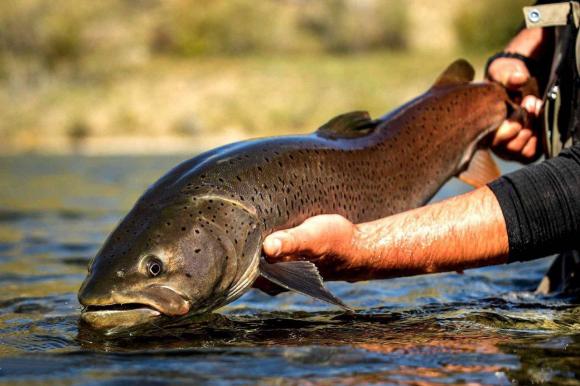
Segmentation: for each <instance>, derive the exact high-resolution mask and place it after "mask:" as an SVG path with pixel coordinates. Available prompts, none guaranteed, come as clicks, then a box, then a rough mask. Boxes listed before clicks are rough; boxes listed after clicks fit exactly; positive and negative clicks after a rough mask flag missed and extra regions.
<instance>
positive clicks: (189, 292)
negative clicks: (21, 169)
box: [79, 65, 508, 329]
mask: <svg viewBox="0 0 580 386" xmlns="http://www.w3.org/2000/svg"><path fill="white" fill-rule="evenodd" d="M452 66H453V65H452ZM447 72H449V70H448V71H447ZM452 75H453V74H452ZM467 81H469V79H467ZM467 81H466V79H465V77H463V78H461V77H460V79H459V80H458V81H457V82H456V81H454V80H453V79H451V80H450V78H449V77H448V76H447V77H446V76H445V73H444V75H443V76H442V78H440V80H439V81H438V83H437V84H436V85H435V86H434V87H433V88H431V89H430V90H429V91H427V92H426V93H425V94H423V95H421V96H419V97H418V98H416V99H414V100H412V101H411V102H409V103H407V104H405V105H403V106H402V107H400V108H399V109H397V110H395V111H394V112H392V113H390V114H388V115H386V116H384V117H382V118H380V119H378V120H375V121H373V120H370V119H366V118H365V116H364V114H360V113H358V114H349V115H345V116H342V117H339V118H336V119H335V120H333V121H331V122H329V124H327V125H325V126H323V127H322V128H321V129H319V130H318V131H317V132H315V133H313V134H311V135H304V136H287V137H274V138H268V139H260V140H254V141H246V142H241V143H235V144H230V145H226V146H223V147H221V148H217V149H214V150H211V151H209V152H206V153H204V154H201V155H199V156H197V157H195V158H193V159H191V160H188V161H185V162H183V163H182V164H180V165H178V166H176V167H175V168H174V169H172V170H171V171H169V172H168V173H167V174H166V175H164V176H163V177H162V178H161V179H159V181H157V182H156V183H155V184H154V185H153V186H151V187H150V188H149V189H148V190H147V191H146V192H145V194H144V195H143V196H142V197H141V198H140V199H139V200H138V201H137V203H136V204H135V206H134V207H133V209H132V210H131V211H130V212H129V213H128V215H127V216H126V217H125V218H124V219H123V220H122V222H121V223H120V224H119V225H118V227H117V228H116V229H115V230H114V231H113V233H112V234H111V235H110V236H109V238H108V239H107V241H106V242H105V244H104V245H103V247H102V249H101V250H100V251H99V252H98V254H97V256H96V257H95V258H94V260H93V261H92V263H91V264H90V270H89V274H88V276H87V278H86V280H85V281H84V283H83V285H82V287H81V289H80V291H79V301H80V303H81V304H83V305H84V306H85V307H87V308H86V309H85V312H83V314H82V319H83V320H84V321H85V322H87V323H89V324H91V325H92V326H94V327H97V328H106V329H111V328H114V327H115V326H116V325H117V323H120V322H122V323H124V324H123V325H126V324H130V320H131V318H130V317H128V316H127V315H129V316H130V314H131V312H134V313H135V314H136V317H135V321H136V322H135V323H136V324H138V323H142V322H143V308H148V309H152V310H156V311H158V312H159V313H160V314H162V315H165V316H166V317H173V318H176V317H183V316H186V315H192V314H196V313H202V312H207V311H210V310H213V309H216V308H218V307H220V306H222V305H224V304H226V303H228V302H231V301H232V300H234V299H236V298H237V297H239V296H241V295H242V294H243V293H244V292H245V291H246V290H247V289H248V288H250V286H251V285H252V283H253V282H254V281H255V279H256V278H257V277H258V276H259V275H260V267H259V264H260V254H261V245H262V241H263V239H264V237H265V236H267V235H268V234H270V233H272V232H274V231H276V230H280V229H285V228H289V227H293V226H296V225H298V224H300V223H301V222H303V221H304V220H305V219H306V218H308V217H311V216H314V215H319V214H325V213H336V214H340V215H342V216H344V217H346V218H348V219H349V220H351V221H352V222H355V223H358V222H365V221H370V220H374V219H377V218H381V217H385V216H388V215H391V214H394V213H398V212H401V211H404V210H408V209H410V208H415V207H418V206H420V205H423V204H425V203H426V202H427V201H428V200H429V199H430V198H431V197H432V196H433V195H434V194H435V193H436V192H437V190H438V189H439V188H440V187H441V186H442V185H443V184H444V183H445V182H446V181H447V180H448V179H449V178H451V177H452V176H455V175H458V174H459V173H460V172H461V171H463V170H464V169H465V168H466V166H467V165H468V164H469V161H470V159H471V157H472V155H473V154H474V152H475V151H476V149H477V147H478V146H479V145H480V144H481V143H482V139H484V138H485V137H486V135H487V134H488V133H490V132H491V131H492V130H494V129H495V128H497V127H498V126H499V124H500V123H501V122H502V121H503V120H504V119H505V118H506V115H507V112H508V110H507V107H506V103H507V101H508V98H507V94H506V92H505V90H504V89H503V88H502V87H501V86H499V85H497V84H493V83H467ZM151 261H159V262H161V263H162V264H163V268H162V272H161V274H159V275H158V276H152V275H151V274H150V273H148V266H149V264H150V263H151ZM119 305H124V306H119ZM115 307H117V308H119V309H118V310H114V308H115ZM123 308H125V309H123ZM111 309H113V311H111ZM136 310H138V311H136ZM114 311H117V314H118V315H117V316H115V314H114ZM155 317H158V315H155V316H151V318H155ZM128 320H129V322H127V321H128Z"/></svg>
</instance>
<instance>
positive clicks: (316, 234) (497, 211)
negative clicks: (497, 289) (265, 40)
mask: <svg viewBox="0 0 580 386" xmlns="http://www.w3.org/2000/svg"><path fill="white" fill-rule="evenodd" d="M508 249H509V247H508V237H507V232H506V226H505V221H504V218H503V215H502V211H501V208H500V206H499V204H498V202H497V200H496V198H495V195H494V194H493V193H492V192H491V190H489V188H487V187H483V188H480V189H477V190H475V191H472V192H470V193H467V194H464V195H461V196H457V197H453V198H450V199H448V200H445V201H442V202H439V203H435V204H431V205H427V206H424V207H421V208H418V209H414V210H411V211H407V212H403V213H399V214H396V215H393V216H390V217H386V218H383V219H380V220H376V221H372V222H368V223H362V224H358V225H353V224H352V223H350V222H349V221H348V220H346V219H345V218H343V217H341V216H338V215H322V216H316V217H313V218H310V219H308V220H306V221H305V222H304V223H303V224H302V225H300V226H298V227H296V228H292V229H289V230H285V231H280V232H276V233H274V234H272V235H270V236H269V237H268V238H267V239H266V240H265V242H264V252H265V253H266V254H267V255H268V256H270V257H269V258H268V259H269V260H270V261H271V262H279V261H286V260H292V259H296V258H298V256H300V257H301V258H307V259H308V260H311V261H313V262H314V263H315V264H316V265H317V266H318V268H319V270H320V272H321V274H322V276H323V277H324V278H325V279H326V280H348V281H359V280H369V279H383V278H389V277H396V276H409V275H416V274H423V273H431V272H445V271H459V270H463V269H467V268H474V267H480V266H485V265H491V264H498V263H504V262H506V261H507V256H508V252H509V251H508Z"/></svg>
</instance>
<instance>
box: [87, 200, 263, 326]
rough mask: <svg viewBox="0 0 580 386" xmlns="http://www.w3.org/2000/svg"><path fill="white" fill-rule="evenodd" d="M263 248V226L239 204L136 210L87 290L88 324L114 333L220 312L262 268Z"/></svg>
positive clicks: (94, 266) (103, 254) (94, 265)
mask: <svg viewBox="0 0 580 386" xmlns="http://www.w3.org/2000/svg"><path fill="white" fill-rule="evenodd" d="M242 223H243V225H241V224H242ZM240 230H243V232H242V233H240ZM260 245H261V244H260V235H259V232H258V227H257V222H256V221H252V220H250V218H249V215H248V213H247V212H246V211H245V210H244V209H243V208H242V207H241V206H239V205H237V204H236V203H231V202H224V201H223V200H220V199H196V200H195V201H194V202H193V203H192V202H191V201H189V202H179V203H176V204H173V205H170V206H166V207H163V208H156V207H153V208H151V207H146V208H143V207H142V206H140V205H136V207H135V208H133V210H132V211H131V212H130V213H129V214H128V215H127V217H126V218H125V219H124V220H123V221H122V222H121V223H120V224H119V226H118V227H117V228H116V229H115V230H114V231H113V233H112V234H111V235H110V236H109V238H108V239H107V240H106V242H105V244H104V245H103V247H102V248H101V250H100V251H99V252H98V253H97V255H96V256H95V258H94V259H93V261H92V262H91V263H90V266H89V273H88V275H87V277H86V279H85V281H84V282H83V284H82V286H81V288H80V290H79V302H80V303H81V304H82V305H83V306H84V309H83V312H82V314H81V319H82V320H83V321H84V322H85V323H88V324H89V325H91V326H92V327H94V328H97V329H107V330H111V329H118V328H124V327H133V326H137V325H143V324H151V323H155V321H156V320H158V321H161V320H163V319H171V320H175V319H176V318H180V317H184V316H188V315H192V314H197V313H202V312H205V311H209V310H211V309H214V308H217V307H219V306H220V305H222V304H224V302H226V300H228V301H229V300H230V299H232V298H233V297H232V291H234V289H235V288H233V287H235V285H236V284H237V282H238V281H239V280H240V279H241V278H242V276H243V274H244V272H246V271H248V267H249V266H250V265H251V264H250V263H251V262H253V261H254V260H255V261H256V262H255V264H256V265H257V260H258V258H256V256H257V255H258V253H259V250H260ZM248 248H250V249H252V250H251V251H249V250H247V249H248ZM246 255H247V257H248V258H246ZM250 255H252V256H250ZM256 271H257V269H256ZM246 273H247V272H246ZM248 274H250V273H248ZM252 275H253V273H252ZM255 276H257V273H256V274H255V275H254V276H253V277H252V278H250V279H249V280H251V282H253V280H254V279H255ZM251 282H250V283H249V284H248V285H247V286H246V287H249V285H251ZM244 289H245V288H244ZM235 295H237V293H236V294H235ZM239 295H241V293H240V294H239Z"/></svg>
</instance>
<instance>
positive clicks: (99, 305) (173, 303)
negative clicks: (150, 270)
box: [79, 286, 190, 333]
mask: <svg viewBox="0 0 580 386" xmlns="http://www.w3.org/2000/svg"><path fill="white" fill-rule="evenodd" d="M79 300H80V302H81V304H82V305H83V306H84V307H83V309H82V311H81V321H82V322H83V323H85V324H88V325H89V326H90V327H91V328H93V329H96V330H106V332H107V333H108V332H114V331H116V330H123V329H127V328H133V327H139V326H143V325H147V324H151V323H153V322H155V321H156V320H157V319H160V318H162V317H164V316H166V317H178V316H183V315H186V314H187V313H188V312H189V310H190V303H189V302H188V301H187V299H186V298H185V297H184V296H183V295H181V294H179V293H178V292H176V291H174V290H172V289H170V288H167V287H157V286H156V287H151V288H148V289H147V290H146V291H142V292H140V293H127V294H120V293H114V294H113V295H111V296H106V297H101V298H97V297H96V298H92V299H88V297H85V296H81V297H80V299H79Z"/></svg>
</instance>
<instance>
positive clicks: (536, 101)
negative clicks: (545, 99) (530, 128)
mask: <svg viewBox="0 0 580 386" xmlns="http://www.w3.org/2000/svg"><path fill="white" fill-rule="evenodd" d="M522 107H523V108H524V109H526V111H527V112H528V113H529V114H531V115H533V116H534V117H537V116H539V115H540V110H542V100H541V99H540V98H538V97H536V96H534V95H526V96H525V97H524V99H523V100H522Z"/></svg>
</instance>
